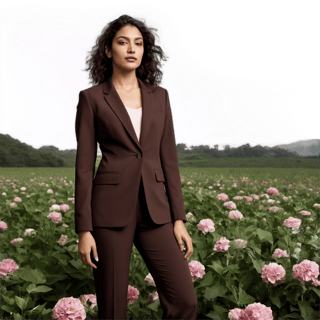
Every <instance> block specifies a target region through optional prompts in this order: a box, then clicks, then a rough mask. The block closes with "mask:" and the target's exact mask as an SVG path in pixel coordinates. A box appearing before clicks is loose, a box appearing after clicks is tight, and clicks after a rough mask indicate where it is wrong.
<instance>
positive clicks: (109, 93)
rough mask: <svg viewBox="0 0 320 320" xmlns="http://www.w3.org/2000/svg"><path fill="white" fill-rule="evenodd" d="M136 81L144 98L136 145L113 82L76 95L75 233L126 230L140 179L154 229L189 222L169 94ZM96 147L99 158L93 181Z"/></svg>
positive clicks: (127, 117)
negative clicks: (96, 229) (114, 229)
mask: <svg viewBox="0 0 320 320" xmlns="http://www.w3.org/2000/svg"><path fill="white" fill-rule="evenodd" d="M137 79H138V83H139V86H140V89H141V95H142V124H141V137H140V141H138V139H137V136H136V133H135V131H134V128H133V125H132V123H131V119H130V117H129V115H128V113H127V111H126V109H125V106H124V105H123V103H122V101H121V99H120V97H119V95H118V93H117V91H116V89H115V87H114V85H113V82H112V79H111V77H110V78H109V79H108V80H107V81H105V82H103V83H101V84H99V85H96V86H93V87H91V88H88V89H85V90H82V91H80V93H79V103H78V106H77V115H76V137H77V142H78V146H77V156H76V176H75V231H76V233H79V232H80V231H85V230H88V231H92V230H93V226H96V227H123V226H125V225H127V224H128V223H129V222H130V220H131V218H132V217H133V214H134V210H135V208H136V201H137V199H138V191H139V185H140V179H141V176H142V180H143V185H144V187H145V188H144V193H145V196H146V200H147V206H148V210H149V213H150V215H151V218H152V220H153V221H154V222H155V223H156V224H164V223H167V222H170V221H172V222H174V221H175V220H183V221H184V222H186V221H187V220H186V215H185V212H184V202H183V196H182V191H181V180H180V175H179V167H178V158H177V150H176V145H175V136H174V128H173V120H172V113H171V107H170V101H169V96H168V92H167V90H166V89H164V88H162V87H161V86H158V87H154V86H152V85H151V84H149V83H146V82H144V81H142V80H140V79H139V78H137ZM97 142H99V144H100V149H101V151H102V159H101V161H100V164H99V168H98V170H97V173H96V176H95V177H94V170H95V163H96V153H97ZM164 185H165V188H166V191H165V189H164ZM166 196H167V197H168V200H167V197H166ZM168 201H169V202H168Z"/></svg>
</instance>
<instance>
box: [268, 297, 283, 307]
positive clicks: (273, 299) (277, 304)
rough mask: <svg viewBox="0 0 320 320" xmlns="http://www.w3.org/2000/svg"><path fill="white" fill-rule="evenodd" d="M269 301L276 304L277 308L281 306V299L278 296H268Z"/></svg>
mask: <svg viewBox="0 0 320 320" xmlns="http://www.w3.org/2000/svg"><path fill="white" fill-rule="evenodd" d="M270 300H271V302H272V303H273V304H274V305H276V306H277V307H278V308H279V309H280V308H281V301H280V298H279V297H273V296H270Z"/></svg>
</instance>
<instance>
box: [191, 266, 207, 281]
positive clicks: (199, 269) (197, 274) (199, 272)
mask: <svg viewBox="0 0 320 320" xmlns="http://www.w3.org/2000/svg"><path fill="white" fill-rule="evenodd" d="M188 265H189V270H190V273H191V277H192V281H193V282H194V281H196V280H197V279H202V278H203V276H204V275H205V274H206V273H205V271H204V270H205V267H204V265H203V264H202V263H200V262H199V261H190V262H189V264H188Z"/></svg>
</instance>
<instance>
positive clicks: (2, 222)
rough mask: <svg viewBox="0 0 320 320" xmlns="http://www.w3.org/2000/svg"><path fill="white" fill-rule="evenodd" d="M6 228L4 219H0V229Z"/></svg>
mask: <svg viewBox="0 0 320 320" xmlns="http://www.w3.org/2000/svg"><path fill="white" fill-rule="evenodd" d="M7 228H8V226H7V224H6V223H5V222H4V221H0V229H2V230H6V229H7Z"/></svg>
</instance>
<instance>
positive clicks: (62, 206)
mask: <svg viewBox="0 0 320 320" xmlns="http://www.w3.org/2000/svg"><path fill="white" fill-rule="evenodd" d="M69 208H70V207H69V205H68V204H61V205H60V210H63V211H64V212H67V211H68V210H69Z"/></svg>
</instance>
